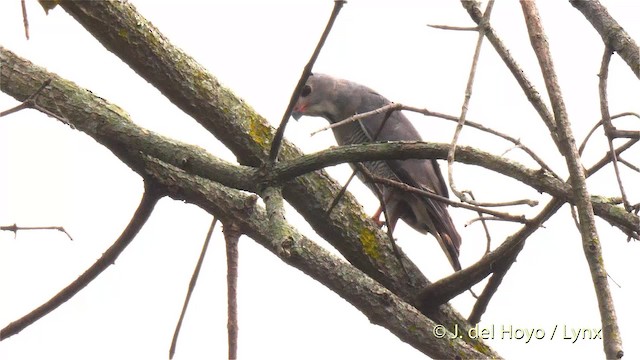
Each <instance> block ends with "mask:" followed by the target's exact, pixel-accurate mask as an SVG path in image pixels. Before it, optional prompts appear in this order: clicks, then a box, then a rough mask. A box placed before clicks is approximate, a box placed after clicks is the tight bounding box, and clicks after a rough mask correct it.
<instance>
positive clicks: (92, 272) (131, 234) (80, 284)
mask: <svg viewBox="0 0 640 360" xmlns="http://www.w3.org/2000/svg"><path fill="white" fill-rule="evenodd" d="M162 196H163V194H162V192H160V191H159V189H158V188H156V187H155V185H153V184H150V182H149V181H145V190H144V193H143V194H142V200H140V205H138V208H137V209H136V212H135V213H134V214H133V217H131V221H130V222H129V224H128V225H127V227H126V228H125V229H124V231H123V232H122V234H121V235H120V237H118V239H117V240H116V241H115V242H114V243H113V245H111V246H110V247H109V248H108V249H107V250H106V251H105V252H104V254H102V256H101V257H100V259H98V261H96V262H95V263H94V264H93V265H91V267H89V268H88V269H87V270H85V271H84V272H83V273H82V274H81V275H80V276H79V277H78V278H77V279H76V280H74V281H73V282H71V283H70V284H69V285H67V286H66V287H65V288H64V289H62V290H61V291H60V292H59V293H57V294H56V295H55V296H54V297H52V298H51V299H49V301H47V302H45V303H44V304H42V305H40V306H39V307H38V308H36V309H35V310H33V311H32V312H30V313H29V314H27V315H25V316H23V317H21V318H20V319H18V320H16V321H14V322H11V323H10V324H9V325H7V326H5V327H4V328H3V329H2V330H0V341H1V340H4V339H6V338H8V337H9V336H12V335H15V334H17V333H19V332H20V331H22V330H24V328H26V327H27V326H29V325H31V324H33V323H34V322H36V321H38V320H39V319H40V318H42V317H43V316H45V315H47V314H49V313H50V312H52V311H53V310H55V309H57V308H58V306H60V305H62V304H64V303H65V302H66V301H67V300H69V299H71V298H72V297H73V296H74V295H75V294H77V293H78V292H79V291H80V290H82V289H84V288H85V287H86V286H87V285H89V283H91V282H92V281H93V280H94V279H95V278H97V277H98V275H100V274H101V273H102V272H103V271H105V270H106V269H107V268H108V267H109V266H110V265H112V264H114V263H115V261H116V259H117V258H118V256H120V254H122V252H123V251H124V249H125V248H126V247H127V246H128V245H129V244H130V243H131V241H133V239H134V238H135V237H136V235H137V234H138V232H139V231H140V229H142V226H143V225H144V224H145V223H146V222H147V220H148V219H149V217H150V216H151V213H152V212H153V208H154V207H155V205H156V203H157V202H158V200H160V198H161V197H162Z"/></svg>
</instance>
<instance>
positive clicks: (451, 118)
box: [311, 103, 560, 179]
mask: <svg viewBox="0 0 640 360" xmlns="http://www.w3.org/2000/svg"><path fill="white" fill-rule="evenodd" d="M389 110H406V111H412V112H416V113H419V114H422V115H425V116H431V117H436V118H440V119H444V120H449V121H453V122H456V123H457V122H459V121H460V118H459V117H457V116H453V115H447V114H443V113H439V112H435V111H430V110H428V109H425V108H417V107H413V106H408V105H403V104H400V103H393V104H389V105H385V106H383V107H381V108H379V109H375V110H372V111H368V112H364V113H360V114H356V115H353V116H351V117H348V118H346V119H344V120H341V121H338V122H336V123H333V124H330V125H327V126H325V127H323V128H320V129H318V130H316V131H313V132H312V133H311V135H312V136H313V135H315V134H317V133H319V132H321V131H325V130H329V129H333V128H336V127H339V126H343V125H346V124H349V123H351V122H354V121H358V120H363V119H364V118H367V117H369V116H372V115H376V114H381V113H383V112H386V111H389ZM465 126H468V127H472V128H475V129H477V130H480V131H483V132H486V133H489V134H492V135H495V136H498V137H500V138H502V139H504V140H506V141H509V142H511V143H512V144H514V145H515V147H517V148H518V149H521V150H522V151H524V152H525V153H527V154H528V155H529V156H531V158H532V159H533V160H534V161H535V162H537V163H538V165H540V167H542V168H543V169H545V170H546V171H548V172H549V173H550V174H552V175H553V176H554V177H556V178H558V179H560V176H558V175H557V174H556V173H555V172H554V171H553V170H551V168H550V167H549V166H548V165H547V164H545V162H544V161H543V160H542V158H540V157H539V156H538V155H536V153H534V152H533V150H531V149H530V148H529V147H527V146H526V145H524V144H523V143H522V142H521V141H520V139H516V138H514V137H512V136H509V135H507V134H505V133H501V132H499V131H496V130H493V129H491V128H488V127H486V126H484V125H482V124H481V123H479V122H474V121H471V120H468V119H467V120H465Z"/></svg>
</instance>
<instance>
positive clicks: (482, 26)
mask: <svg viewBox="0 0 640 360" xmlns="http://www.w3.org/2000/svg"><path fill="white" fill-rule="evenodd" d="M494 2H495V0H489V2H488V3H487V8H486V10H485V12H484V16H483V17H482V20H481V21H480V24H478V28H479V29H478V41H477V42H476V49H475V52H474V54H473V61H472V63H471V69H470V70H469V79H468V80H467V87H466V89H465V92H464V102H463V103H462V111H461V113H460V120H459V121H458V125H456V130H455V132H454V134H453V139H451V147H450V148H449V153H448V155H447V170H448V171H447V174H448V178H449V187H450V188H451V191H452V192H453V193H454V194H455V195H456V196H457V197H458V199H460V200H462V201H464V202H470V203H472V204H475V202H473V200H472V199H469V198H468V196H464V192H462V191H460V190H458V188H457V186H456V184H455V181H454V179H453V163H454V161H455V153H456V147H457V145H458V139H459V137H460V133H461V132H462V128H463V127H464V122H465V119H466V117H467V111H468V110H469V101H470V100H471V93H472V91H473V82H474V80H475V75H476V69H477V68H478V59H480V49H482V41H483V40H484V33H485V29H486V27H488V26H489V18H490V17H491V10H492V9H493V4H494Z"/></svg>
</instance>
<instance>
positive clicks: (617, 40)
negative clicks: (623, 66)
mask: <svg viewBox="0 0 640 360" xmlns="http://www.w3.org/2000/svg"><path fill="white" fill-rule="evenodd" d="M569 3H571V5H573V7H575V8H576V9H578V10H579V11H580V12H581V13H582V15H584V17H585V18H587V21H589V22H590V23H591V25H592V26H593V28H594V29H596V31H597V32H598V34H600V37H601V38H602V41H603V42H604V44H605V46H607V47H609V48H611V49H612V50H614V51H615V52H617V53H618V55H620V57H621V58H622V59H623V60H624V61H625V62H626V63H627V65H629V67H630V68H631V71H633V73H634V74H636V77H638V78H639V79H640V48H638V44H636V42H635V41H634V40H633V38H631V36H629V34H628V33H627V32H626V31H625V30H624V28H623V27H622V26H620V24H618V22H617V21H616V20H615V19H614V18H613V17H611V15H609V12H608V11H607V8H605V7H604V6H602V4H601V3H600V1H598V0H589V1H584V0H569Z"/></svg>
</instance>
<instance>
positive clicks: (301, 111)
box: [291, 74, 341, 122]
mask: <svg viewBox="0 0 640 360" xmlns="http://www.w3.org/2000/svg"><path fill="white" fill-rule="evenodd" d="M339 88H340V80H338V79H335V78H333V77H331V76H329V75H324V74H312V75H310V76H309V79H308V80H307V82H306V83H305V85H304V87H303V88H302V91H301V92H300V96H298V100H297V101H296V104H295V105H294V107H293V112H292V113H291V115H292V116H293V118H294V119H296V120H298V119H300V117H302V116H303V115H306V116H320V117H323V118H325V119H327V120H329V122H335V121H338V120H341V119H337V117H338V116H339V115H340V109H338V106H339V102H338V101H337V100H339V91H340V89H339Z"/></svg>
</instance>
